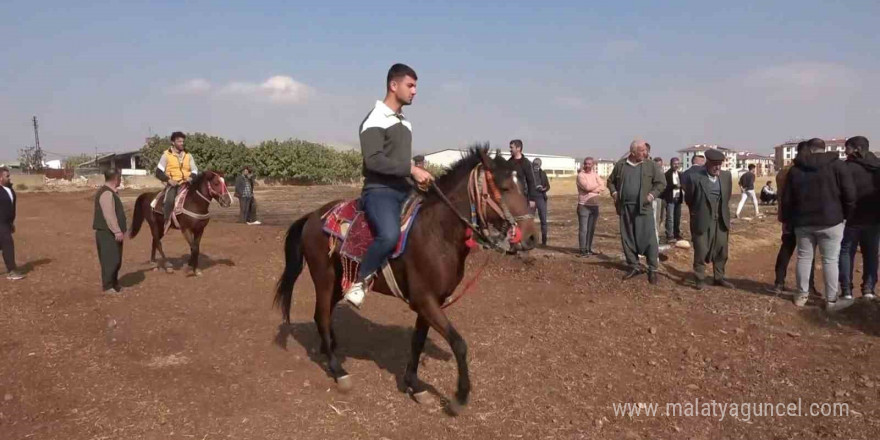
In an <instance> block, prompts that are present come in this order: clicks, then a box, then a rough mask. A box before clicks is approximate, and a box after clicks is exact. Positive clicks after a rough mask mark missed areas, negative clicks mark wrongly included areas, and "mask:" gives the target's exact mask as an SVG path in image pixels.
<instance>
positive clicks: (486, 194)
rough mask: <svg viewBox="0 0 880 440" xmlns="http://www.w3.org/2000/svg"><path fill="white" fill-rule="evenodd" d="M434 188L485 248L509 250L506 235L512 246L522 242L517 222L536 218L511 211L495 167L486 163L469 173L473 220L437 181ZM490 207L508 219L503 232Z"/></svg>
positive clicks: (433, 185) (469, 195) (505, 220)
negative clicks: (493, 222)
mask: <svg viewBox="0 0 880 440" xmlns="http://www.w3.org/2000/svg"><path fill="white" fill-rule="evenodd" d="M431 187H432V188H433V189H434V191H436V192H437V194H438V195H439V196H440V198H441V199H442V200H443V202H444V203H446V205H447V206H449V209H451V210H452V211H453V212H454V213H455V214H456V216H457V217H458V218H459V220H461V222H462V223H464V224H465V226H467V227H468V228H469V229H470V230H471V231H473V233H474V234H475V235H476V237H477V241H478V243H479V244H480V245H482V246H483V247H485V248H493V249H496V250H499V251H505V252H506V251H508V250H509V247H505V246H503V245H502V244H501V243H503V240H504V239H505V238H506V239H507V243H508V245H516V244H519V243H520V241H521V240H522V231H521V230H520V228H519V226H518V225H517V222H519V221H522V220H527V219H530V218H532V215H531V214H523V215H519V216H514V215H513V214H512V213H511V212H510V208H509V207H508V206H507V203H506V202H505V201H504V198H503V197H501V191H499V190H498V187H497V185H495V176H494V175H493V174H492V171H491V170H488V169H483V165H482V164H478V165H477V166H475V167H474V169H473V170H471V172H470V175H469V176H468V201H469V202H470V211H471V212H470V214H471V216H470V220H468V219H467V218H465V217H464V216H463V215H461V213H459V212H458V210H457V209H456V208H455V206H454V205H453V204H452V202H451V201H449V198H448V197H446V194H444V193H443V191H441V190H440V188H439V187H438V186H437V185H436V184H435V183H433V182H432V183H431ZM488 210H492V211H494V212H495V213H496V214H497V215H498V217H499V218H501V219H502V220H503V221H504V225H503V227H502V228H503V230H502V231H499V230H498V229H496V228H495V226H494V225H493V224H492V222H490V221H489V219H488V216H487V214H488Z"/></svg>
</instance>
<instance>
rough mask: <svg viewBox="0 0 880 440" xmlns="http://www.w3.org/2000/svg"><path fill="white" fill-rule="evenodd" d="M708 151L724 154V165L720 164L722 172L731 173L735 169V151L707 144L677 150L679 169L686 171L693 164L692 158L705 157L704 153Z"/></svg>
mask: <svg viewBox="0 0 880 440" xmlns="http://www.w3.org/2000/svg"><path fill="white" fill-rule="evenodd" d="M708 150H718V151H720V152H722V153H724V163H723V164H721V169H722V170H725V171H732V170H735V169H736V151H733V150H731V149H730V148H724V147H721V146H718V145H708V144H697V145H692V146H690V147H687V148H685V149H683V150H678V154H679V155H680V156H681V169H683V170H686V169H688V168H690V167H691V165H693V164H694V156H697V155H702V156H705V155H706V151H708Z"/></svg>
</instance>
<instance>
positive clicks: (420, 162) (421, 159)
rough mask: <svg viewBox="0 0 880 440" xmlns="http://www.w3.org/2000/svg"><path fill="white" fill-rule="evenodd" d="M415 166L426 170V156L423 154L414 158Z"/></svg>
mask: <svg viewBox="0 0 880 440" xmlns="http://www.w3.org/2000/svg"><path fill="white" fill-rule="evenodd" d="M413 166H415V167H417V168H421V169H425V156H422V155H421V154H420V155H418V156H415V157H413Z"/></svg>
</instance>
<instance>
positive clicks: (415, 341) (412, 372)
mask: <svg viewBox="0 0 880 440" xmlns="http://www.w3.org/2000/svg"><path fill="white" fill-rule="evenodd" d="M430 328H431V326H430V324H428V321H427V320H425V319H424V318H422V316H421V315H419V316H418V317H417V318H416V326H415V329H414V330H413V335H412V353H411V356H412V357H411V358H410V360H409V364H407V366H406V373H404V375H403V383H404V385H406V387H407V388H408V391H409V392H410V393H412V396H413V399H415V400H416V402H419V403H428V402H430V401H431V395H430V394H428V391H427V390H426V389H425V385H424V384H423V383H422V381H421V380H419V358H421V355H422V350H424V348H425V341H426V340H427V339H428V330H429V329H430Z"/></svg>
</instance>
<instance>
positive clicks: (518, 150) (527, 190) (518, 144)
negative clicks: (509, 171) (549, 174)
mask: <svg viewBox="0 0 880 440" xmlns="http://www.w3.org/2000/svg"><path fill="white" fill-rule="evenodd" d="M507 161H508V162H510V163H511V164H513V166H514V170H515V171H516V182H517V184H519V189H520V191H522V193H523V195H525V196H526V198H527V199H528V200H529V209H530V210H532V211H534V210H535V207H536V206H537V200H538V189H537V182H536V180H537V179H536V178H535V171H534V170H533V169H532V163H531V162H530V161H529V159H528V158H526V157H525V156H524V155H523V143H522V141H521V140H519V139H514V140H512V141H510V159H508V160H507Z"/></svg>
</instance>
